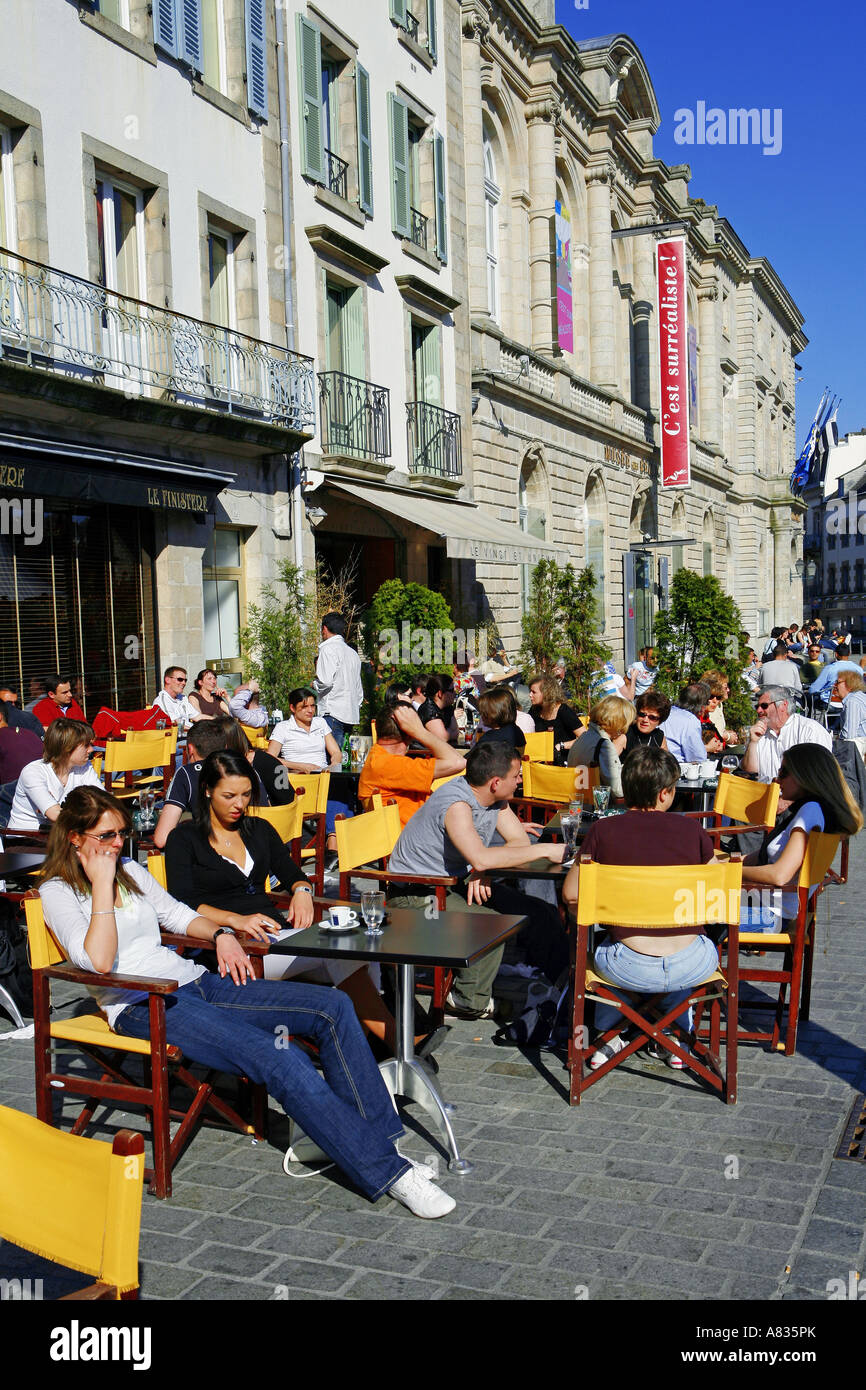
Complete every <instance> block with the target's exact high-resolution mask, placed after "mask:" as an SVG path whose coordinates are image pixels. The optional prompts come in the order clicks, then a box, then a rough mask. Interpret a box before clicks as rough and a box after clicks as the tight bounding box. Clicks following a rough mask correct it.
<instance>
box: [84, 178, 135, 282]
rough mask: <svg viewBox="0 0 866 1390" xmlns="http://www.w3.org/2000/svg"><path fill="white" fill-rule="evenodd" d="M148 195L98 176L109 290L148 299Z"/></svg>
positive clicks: (103, 273) (102, 264)
mask: <svg viewBox="0 0 866 1390" xmlns="http://www.w3.org/2000/svg"><path fill="white" fill-rule="evenodd" d="M143 209H144V195H143V194H142V191H141V189H140V188H133V187H131V186H129V185H125V184H122V183H119V182H117V181H116V180H114V179H113V178H109V177H107V176H106V177H100V176H97V182H96V225H97V233H98V237H99V271H100V278H101V281H102V284H103V285H104V286H105V288H106V289H107V290H115V291H116V292H117V293H118V294H123V295H127V296H128V297H129V298H130V299H144V298H145V297H146V294H145V278H144V218H143Z"/></svg>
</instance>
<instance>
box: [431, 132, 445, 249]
mask: <svg viewBox="0 0 866 1390" xmlns="http://www.w3.org/2000/svg"><path fill="white" fill-rule="evenodd" d="M445 173H446V170H445V138H444V136H442V135H440V134H439V132H438V131H435V132H434V135H433V190H434V196H435V199H436V255H437V256H438V258H439V260H440V261H441V262H442V264H443V265H444V264H445V263H446V261H447V260H448V219H447V217H446V215H445Z"/></svg>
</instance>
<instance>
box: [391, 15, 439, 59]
mask: <svg viewBox="0 0 866 1390" xmlns="http://www.w3.org/2000/svg"><path fill="white" fill-rule="evenodd" d="M388 4H389V10H390V14H391V18H392V19H393V20H394V23H395V24H398V25H399V27H400V28H401V29H402V30H403V31H404V33H406V34H408V36H409V38H410V39H412V40H413V41H414V42H415V43H417V44H419V45H420V47H421V48H426V50H427V52H428V53H429V55H430V57H431V58H432V59H433V62H434V63H435V62H436V50H437V19H436V4H437V0H388Z"/></svg>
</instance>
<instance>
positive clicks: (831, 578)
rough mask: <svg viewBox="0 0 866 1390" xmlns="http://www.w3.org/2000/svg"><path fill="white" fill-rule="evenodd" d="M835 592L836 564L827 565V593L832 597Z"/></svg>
mask: <svg viewBox="0 0 866 1390" xmlns="http://www.w3.org/2000/svg"><path fill="white" fill-rule="evenodd" d="M835 592H836V566H835V565H828V566H827V595H828V597H832V595H833V594H835Z"/></svg>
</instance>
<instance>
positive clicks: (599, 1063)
mask: <svg viewBox="0 0 866 1390" xmlns="http://www.w3.org/2000/svg"><path fill="white" fill-rule="evenodd" d="M624 1047H625V1038H624V1037H623V1036H622V1034H620V1035H619V1037H616V1038H611V1040H610V1042H609V1043H605V1045H604V1047H600V1048H598V1049H597V1051H595V1052H593V1054H592V1056H591V1057H590V1059H589V1069H590V1071H598V1069H599V1067H603V1066H604V1064H605V1062H609V1061H610V1059H611V1057H615V1056H616V1054H617V1053H618V1052H622V1050H623V1048H624Z"/></svg>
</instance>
